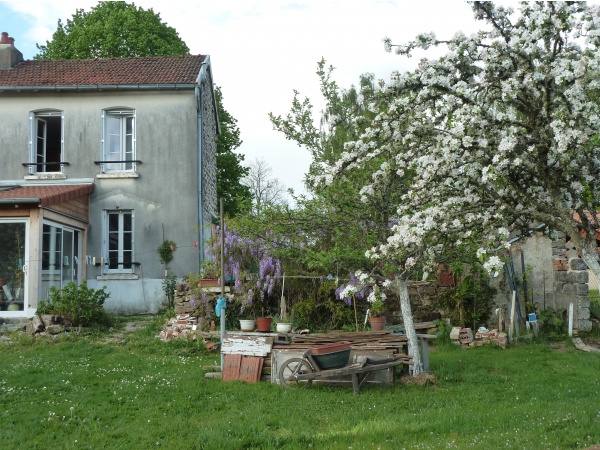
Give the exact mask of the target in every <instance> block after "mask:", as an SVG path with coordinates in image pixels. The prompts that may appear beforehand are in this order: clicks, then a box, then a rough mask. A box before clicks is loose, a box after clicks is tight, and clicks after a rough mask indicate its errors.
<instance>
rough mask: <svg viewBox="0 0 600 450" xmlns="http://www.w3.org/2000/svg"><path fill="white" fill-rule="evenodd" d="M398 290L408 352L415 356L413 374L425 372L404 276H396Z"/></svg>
mask: <svg viewBox="0 0 600 450" xmlns="http://www.w3.org/2000/svg"><path fill="white" fill-rule="evenodd" d="M396 290H397V293H398V297H400V310H401V311H402V319H403V321H404V330H406V337H407V339H408V354H409V355H412V357H413V367H412V374H413V376H417V375H419V374H420V373H422V372H423V362H422V361H421V352H420V351H419V342H418V340H417V332H416V331H415V324H414V322H413V315H412V309H411V307H410V299H409V296H408V283H407V281H406V280H405V279H404V278H402V277H398V278H396Z"/></svg>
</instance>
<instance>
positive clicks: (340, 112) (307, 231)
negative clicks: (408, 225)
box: [270, 59, 404, 275]
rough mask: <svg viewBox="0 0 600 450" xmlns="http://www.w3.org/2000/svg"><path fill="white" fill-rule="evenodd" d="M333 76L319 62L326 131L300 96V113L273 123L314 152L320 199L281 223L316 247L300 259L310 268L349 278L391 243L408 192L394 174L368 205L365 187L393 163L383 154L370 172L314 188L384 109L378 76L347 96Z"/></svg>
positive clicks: (296, 104) (295, 106)
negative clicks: (397, 205)
mask: <svg viewBox="0 0 600 450" xmlns="http://www.w3.org/2000/svg"><path fill="white" fill-rule="evenodd" d="M333 71H334V68H333V67H332V66H329V67H327V66H326V62H325V60H324V59H321V61H319V63H318V65H317V76H318V77H319V82H320V88H321V93H322V95H323V98H324V100H325V108H324V110H323V111H322V114H321V118H320V126H319V128H317V127H316V126H315V123H316V121H315V118H314V116H313V111H312V103H311V101H310V100H309V99H308V98H305V99H304V100H301V99H300V98H299V93H298V91H294V98H293V100H292V107H291V109H290V112H289V113H288V114H287V115H286V116H285V117H282V116H275V115H273V114H270V118H271V122H272V123H273V126H274V128H275V129H276V130H278V131H280V132H282V133H283V134H284V135H285V137H286V138H287V139H289V140H292V141H295V142H296V143H297V144H298V145H299V146H301V147H303V148H304V149H306V150H308V151H309V152H310V153H311V156H312V158H313V161H312V163H311V166H310V169H309V173H308V175H307V180H306V181H307V188H308V189H309V190H311V191H312V196H310V197H306V196H301V197H299V198H296V199H295V200H296V205H297V207H296V209H295V210H294V211H293V212H291V211H286V212H285V213H284V214H283V217H280V218H281V219H282V220H286V221H287V226H288V227H290V228H291V229H292V230H293V233H295V234H296V235H297V236H302V237H304V238H305V240H306V242H307V243H308V245H305V246H304V247H302V251H301V252H300V253H301V256H300V258H301V260H303V261H304V263H305V264H306V267H308V268H309V269H311V270H315V271H317V272H320V273H340V274H344V275H345V274H347V273H348V272H349V271H355V270H356V269H358V268H361V267H366V266H368V262H367V260H366V258H365V256H364V250H365V249H366V248H370V247H371V246H373V245H375V244H376V243H377V242H381V241H384V240H385V238H386V237H387V235H388V233H389V224H390V221H391V220H392V218H393V215H394V212H395V209H394V207H393V206H392V205H393V200H394V199H397V198H399V196H400V195H401V193H402V192H403V190H404V189H403V184H402V180H401V179H400V178H398V177H395V176H394V174H391V173H390V174H388V176H386V177H381V181H382V183H381V189H380V190H379V191H378V192H376V193H375V195H373V196H372V198H371V199H370V201H369V202H368V203H362V202H361V196H362V195H363V193H362V192H359V189H358V187H359V186H363V185H365V182H368V180H370V179H371V176H372V174H373V173H374V172H376V171H377V169H378V168H379V167H380V166H381V164H382V162H383V161H385V158H387V157H388V156H389V155H383V154H382V155H381V156H380V157H379V158H374V159H373V160H371V161H368V162H366V163H365V166H364V168H363V170H358V171H353V172H352V173H348V176H346V177H344V178H341V177H340V178H337V179H335V180H332V182H331V183H330V184H328V185H320V186H318V187H313V184H312V183H311V181H312V180H313V178H314V177H318V176H321V175H323V167H327V166H330V165H332V164H335V162H336V161H338V160H339V159H340V156H341V155H342V153H343V151H344V145H345V143H346V142H349V141H354V140H357V139H359V137H360V136H361V134H362V133H363V132H364V131H365V130H366V127H367V125H368V124H369V123H370V121H371V120H372V119H373V117H374V116H375V113H374V112H373V111H371V110H370V109H369V105H370V104H372V103H375V104H377V103H378V102H380V101H381V98H380V96H379V93H378V91H379V89H380V87H381V83H380V84H378V83H377V82H376V81H375V78H374V76H373V74H364V75H362V76H361V77H360V80H359V84H358V87H355V86H351V87H350V88H349V89H341V88H340V87H339V86H338V85H337V83H336V82H335V81H334V80H333V79H332V73H333ZM277 219H279V218H277ZM274 221H276V220H274ZM270 222H271V223H272V222H273V221H270ZM282 224H283V223H282Z"/></svg>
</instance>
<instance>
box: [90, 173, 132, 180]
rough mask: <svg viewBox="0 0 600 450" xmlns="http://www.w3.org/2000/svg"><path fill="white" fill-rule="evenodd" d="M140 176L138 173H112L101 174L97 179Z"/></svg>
mask: <svg viewBox="0 0 600 450" xmlns="http://www.w3.org/2000/svg"><path fill="white" fill-rule="evenodd" d="M139 177H140V174H139V173H137V172H114V173H113V172H111V173H99V174H98V175H96V178H100V179H107V178H112V179H114V178H139Z"/></svg>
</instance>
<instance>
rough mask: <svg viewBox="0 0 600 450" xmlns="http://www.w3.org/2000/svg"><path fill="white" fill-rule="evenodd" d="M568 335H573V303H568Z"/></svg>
mask: <svg viewBox="0 0 600 450" xmlns="http://www.w3.org/2000/svg"><path fill="white" fill-rule="evenodd" d="M569 336H573V303H570V304H569Z"/></svg>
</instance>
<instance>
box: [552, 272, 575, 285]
mask: <svg viewBox="0 0 600 450" xmlns="http://www.w3.org/2000/svg"><path fill="white" fill-rule="evenodd" d="M554 280H555V281H557V282H559V283H570V282H571V280H572V276H571V273H569V272H562V271H561V272H556V273H555V274H554Z"/></svg>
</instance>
